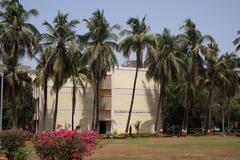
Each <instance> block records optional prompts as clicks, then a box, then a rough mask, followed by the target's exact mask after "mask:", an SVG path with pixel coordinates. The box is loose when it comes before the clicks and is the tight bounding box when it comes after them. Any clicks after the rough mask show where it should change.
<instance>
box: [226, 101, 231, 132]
mask: <svg viewBox="0 0 240 160" xmlns="http://www.w3.org/2000/svg"><path fill="white" fill-rule="evenodd" d="M226 108H227V110H228V112H227V128H228V133H229V132H230V112H231V108H230V98H229V97H228V100H227V107H226Z"/></svg>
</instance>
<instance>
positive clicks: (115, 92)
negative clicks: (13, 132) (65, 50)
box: [34, 67, 159, 134]
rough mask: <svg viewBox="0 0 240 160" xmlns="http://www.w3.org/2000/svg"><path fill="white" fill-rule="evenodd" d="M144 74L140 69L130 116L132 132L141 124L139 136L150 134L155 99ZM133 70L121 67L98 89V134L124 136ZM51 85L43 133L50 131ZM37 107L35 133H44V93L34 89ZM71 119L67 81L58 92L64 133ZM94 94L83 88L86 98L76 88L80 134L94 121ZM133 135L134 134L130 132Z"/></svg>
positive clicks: (153, 87) (155, 90)
mask: <svg viewBox="0 0 240 160" xmlns="http://www.w3.org/2000/svg"><path fill="white" fill-rule="evenodd" d="M145 73H146V70H145V69H140V70H139V74H138V81H137V85H136V91H135V99H134V104H133V111H132V116H131V122H130V124H131V125H132V128H133V129H134V123H135V122H136V121H141V125H140V132H144V133H150V132H153V129H154V123H155V116H156V115H155V114H156V108H157V99H158V95H159V92H158V90H159V89H158V86H156V85H155V83H154V82H153V81H148V80H147V79H146V77H145ZM134 76H135V68H128V67H120V68H116V69H115V70H114V71H113V72H109V73H108V74H107V77H106V79H105V80H104V81H103V83H102V85H101V89H100V98H99V101H100V103H99V104H100V105H99V110H100V112H99V131H100V133H102V134H104V133H108V132H117V133H124V132H125V127H126V123H127V117H128V112H129V107H130V102H131V97H132V87H133V82H134ZM52 85H53V83H52V82H49V83H48V101H47V118H46V119H47V121H46V130H51V128H52V124H53V113H54V104H55V93H54V92H53V91H52ZM34 96H35V98H36V99H37V104H36V115H35V119H36V124H37V125H36V129H37V130H42V129H43V105H44V98H43V90H42V89H41V88H39V87H34ZM71 115H72V83H71V81H70V80H69V81H68V82H67V83H66V84H64V86H63V87H62V88H61V90H60V91H59V101H58V115H57V124H60V125H62V126H63V127H64V128H66V129H70V128H71ZM92 115H93V90H92V88H91V86H90V84H87V85H86V93H85V95H84V94H83V92H82V88H80V87H78V90H77V100H76V110H75V121H74V124H75V126H74V127H76V126H77V125H78V126H80V129H81V130H84V129H91V126H92V120H93V116H92ZM133 131H134V130H133Z"/></svg>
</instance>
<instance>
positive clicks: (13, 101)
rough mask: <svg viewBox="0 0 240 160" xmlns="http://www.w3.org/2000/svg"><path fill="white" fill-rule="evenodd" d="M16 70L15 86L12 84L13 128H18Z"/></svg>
mask: <svg viewBox="0 0 240 160" xmlns="http://www.w3.org/2000/svg"><path fill="white" fill-rule="evenodd" d="M15 81H16V80H15V68H14V69H13V84H12V118H13V128H18V119H17V108H16V99H15V98H16V92H15Z"/></svg>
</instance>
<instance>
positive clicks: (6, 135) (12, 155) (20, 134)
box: [0, 129, 28, 160]
mask: <svg viewBox="0 0 240 160" xmlns="http://www.w3.org/2000/svg"><path fill="white" fill-rule="evenodd" d="M27 137H28V134H27V132H25V131H23V130H15V129H12V130H5V131H2V132H1V133H0V140H1V146H2V147H3V149H4V150H5V151H6V155H7V158H8V159H9V160H19V159H21V160H25V159H26V158H27V152H26V150H25V149H24V148H23V147H25V139H26V138H27Z"/></svg>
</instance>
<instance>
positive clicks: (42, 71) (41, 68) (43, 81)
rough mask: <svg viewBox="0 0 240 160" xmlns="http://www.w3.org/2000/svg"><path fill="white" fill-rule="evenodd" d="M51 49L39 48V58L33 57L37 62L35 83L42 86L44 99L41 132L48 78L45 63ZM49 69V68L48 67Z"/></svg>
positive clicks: (45, 108)
mask: <svg viewBox="0 0 240 160" xmlns="http://www.w3.org/2000/svg"><path fill="white" fill-rule="evenodd" d="M51 52H52V48H51V46H47V47H43V48H41V52H40V54H41V55H40V58H37V57H35V59H36V60H37V62H38V65H37V67H36V70H37V75H36V78H35V80H34V81H35V83H36V84H37V85H40V86H42V88H43V97H44V107H43V122H42V123H43V126H42V127H43V128H42V129H43V130H46V117H47V100H48V98H47V97H48V95H47V93H48V80H49V77H50V74H51V73H50V68H47V67H46V64H47V61H48V59H49V57H50V55H51ZM48 67H49V66H48Z"/></svg>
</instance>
